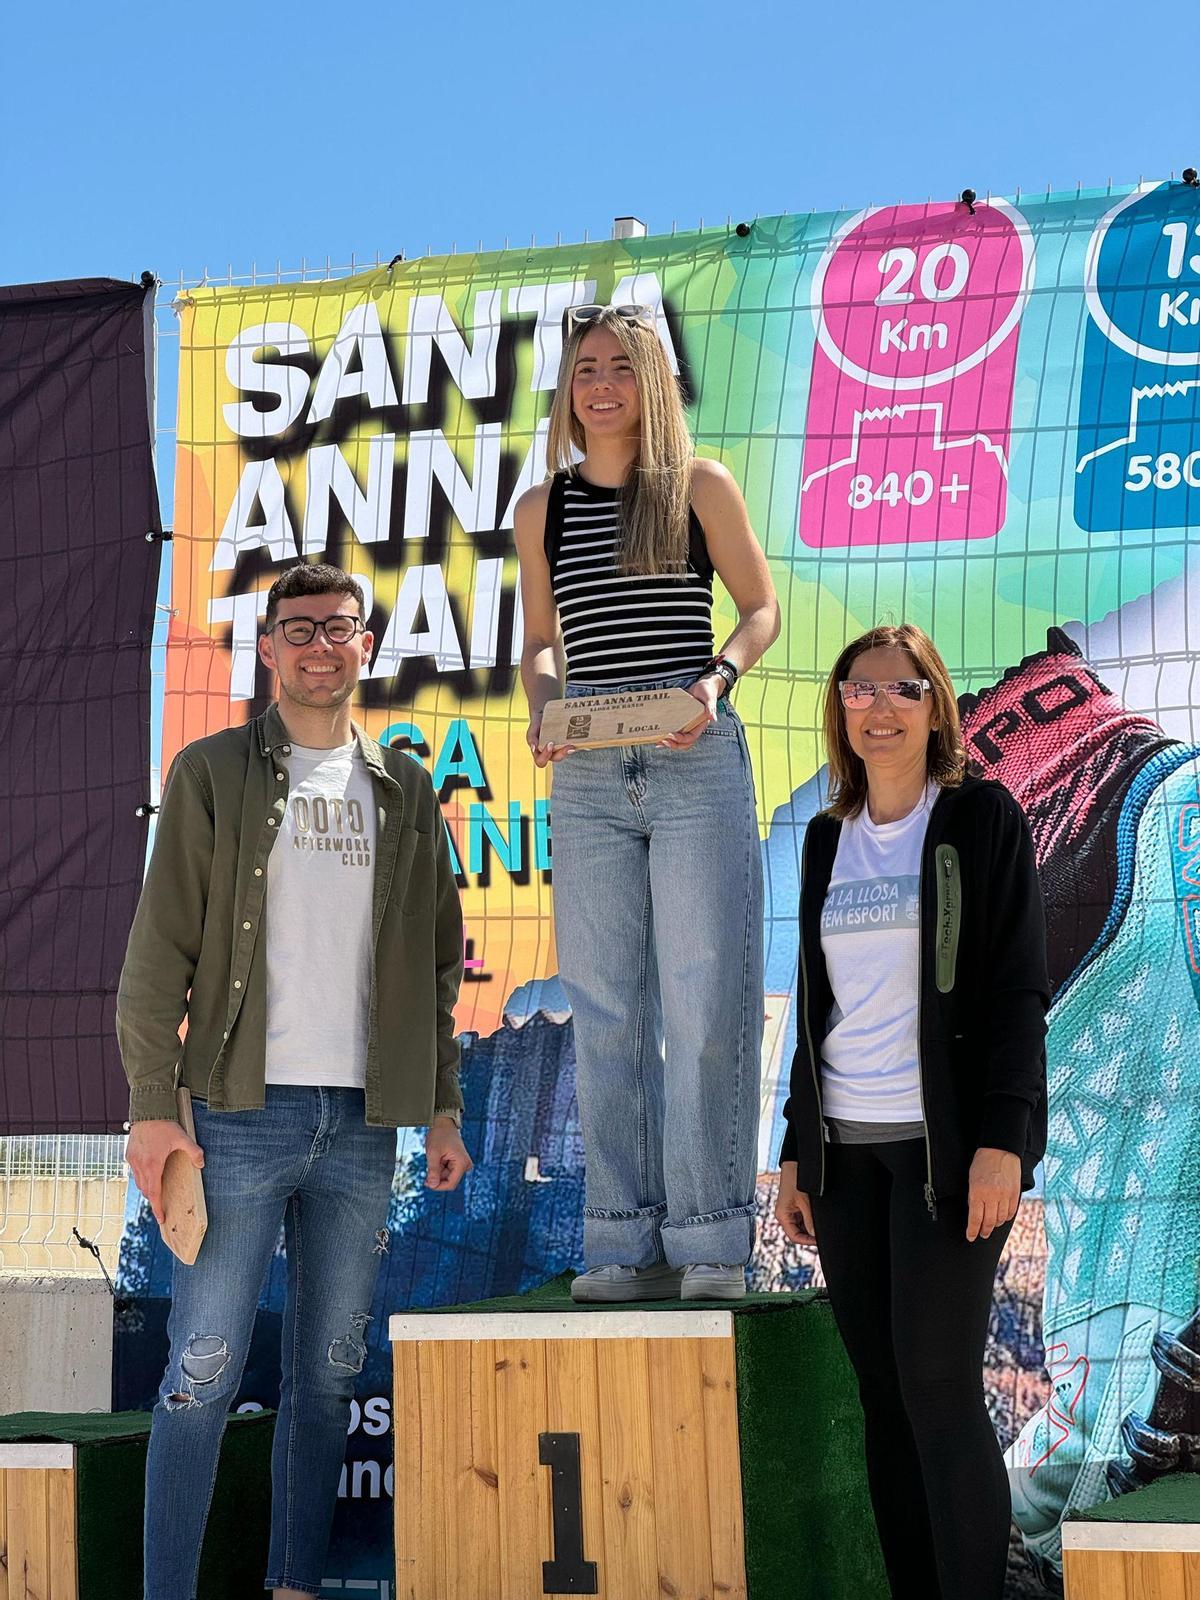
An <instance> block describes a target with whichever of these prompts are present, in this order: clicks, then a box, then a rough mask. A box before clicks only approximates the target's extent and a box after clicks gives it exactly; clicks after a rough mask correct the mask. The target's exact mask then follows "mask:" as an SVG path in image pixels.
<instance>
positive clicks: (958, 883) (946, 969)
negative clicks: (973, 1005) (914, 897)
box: [934, 844, 962, 994]
mask: <svg viewBox="0 0 1200 1600" xmlns="http://www.w3.org/2000/svg"><path fill="white" fill-rule="evenodd" d="M934 865H935V870H936V873H937V946H936V960H935V963H934V972H935V976H936V980H937V987H938V993H939V994H949V993H950V991H951V989H953V988H954V976H955V967H956V965H957V962H958V936H959V932H960V930H961V928H962V872H961V869H960V866H959V860H958V851H957V850H956V849H955V848H954V846H953V845H952V844H940V845H938V847H937V849H936V850H935V851H934Z"/></svg>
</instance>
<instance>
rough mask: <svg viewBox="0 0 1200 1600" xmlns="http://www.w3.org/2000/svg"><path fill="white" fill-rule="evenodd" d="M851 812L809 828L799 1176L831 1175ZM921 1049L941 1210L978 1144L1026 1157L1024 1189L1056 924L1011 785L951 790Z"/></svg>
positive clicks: (796, 1152) (795, 1086)
mask: <svg viewBox="0 0 1200 1600" xmlns="http://www.w3.org/2000/svg"><path fill="white" fill-rule="evenodd" d="M841 831H842V824H841V822H840V821H839V820H838V819H837V818H836V817H831V816H829V815H828V814H827V813H825V812H821V813H819V814H818V815H817V816H815V817H814V818H813V819H812V821H811V822H810V823H809V825H808V829H807V832H806V833H805V836H804V850H803V865H802V869H801V880H800V971H799V981H798V984H797V995H798V998H799V1000H800V1011H799V1016H798V1022H797V1040H796V1053H795V1056H794V1057H793V1058H792V1076H791V1087H790V1095H789V1099H788V1102H787V1104H786V1106H785V1107H784V1116H785V1117H786V1119H787V1124H788V1127H787V1132H786V1134H785V1135H784V1140H783V1149H782V1152H781V1154H780V1160H781V1161H795V1162H796V1164H797V1175H796V1186H797V1188H799V1189H801V1190H803V1191H805V1192H807V1193H817V1194H820V1193H821V1192H822V1190H823V1188H824V1176H825V1170H824V1169H825V1141H824V1139H823V1137H822V1117H821V1101H820V1072H821V1044H822V1042H823V1040H824V1037H825V1032H826V1029H827V1026H828V1019H829V1011H830V1007H831V1006H832V1005H833V990H832V989H831V987H830V983H829V974H828V971H827V970H826V966H825V958H824V956H823V954H822V953H821V910H822V907H823V906H824V904H825V895H826V893H827V891H828V889H829V880H830V878H831V876H832V875H833V864H834V858H835V857H836V855H837V847H838V839H839V837H840V835H841ZM920 885H921V888H920V929H919V939H920V946H919V948H920V964H919V968H918V971H919V973H920V1005H919V1011H918V1040H919V1044H918V1054H919V1064H920V1072H921V1100H922V1104H923V1106H924V1110H925V1132H926V1155H927V1182H926V1191H925V1198H926V1202H927V1204H928V1205H929V1207H930V1210H933V1208H934V1206H935V1205H936V1202H937V1199H938V1198H939V1197H941V1196H943V1195H950V1194H964V1193H966V1190H967V1175H968V1172H969V1170H970V1166H971V1161H972V1159H973V1157H974V1155H975V1152H976V1150H979V1149H981V1148H991V1149H996V1150H1011V1151H1012V1152H1013V1153H1014V1154H1015V1155H1018V1156H1020V1158H1021V1179H1022V1187H1023V1188H1026V1189H1028V1188H1031V1187H1032V1184H1033V1169H1034V1167H1035V1166H1036V1165H1037V1163H1038V1162H1039V1161H1040V1160H1041V1158H1042V1155H1043V1154H1044V1152H1045V1149H1046V1048H1045V1039H1046V1011H1047V1009H1048V1007H1049V1004H1050V980H1049V977H1048V975H1047V966H1046V928H1045V920H1044V916H1043V910H1042V896H1041V891H1040V888H1039V886H1038V877H1037V865H1036V861H1035V858H1034V852H1033V839H1032V838H1031V836H1030V832H1029V824H1028V823H1027V821H1026V820H1025V815H1024V813H1023V812H1022V810H1021V808H1020V806H1019V805H1018V804H1017V802H1016V801H1015V800H1014V799H1013V797H1012V795H1011V794H1010V793H1009V792H1008V790H1007V789H1006V788H1004V786H1003V785H1002V784H999V783H994V782H992V781H990V780H986V779H980V778H973V777H967V778H964V779H963V782H962V785H961V787H959V788H955V789H949V788H948V789H943V790H942V791H941V793H940V794H939V795H938V797H937V799H936V800H935V801H934V804H933V807H932V809H931V811H930V814H929V824H928V828H927V830H926V834H925V844H924V847H923V850H922V854H921V879H920Z"/></svg>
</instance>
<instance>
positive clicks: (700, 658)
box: [546, 472, 713, 687]
mask: <svg viewBox="0 0 1200 1600" xmlns="http://www.w3.org/2000/svg"><path fill="white" fill-rule="evenodd" d="M619 492H620V491H619V490H617V489H605V488H601V487H599V486H598V485H597V484H594V483H588V481H587V480H586V478H581V477H580V476H579V474H578V473H577V472H570V473H568V472H559V473H556V474H555V476H554V479H553V481H552V483H551V485H550V500H549V504H548V505H547V507H546V560H547V562H548V563H549V566H550V582H551V585H552V587H553V590H554V600H555V603H556V605H557V606H558V617H559V621H560V623H561V624H562V633H563V645H564V648H565V650H566V656H567V682H568V683H575V684H579V683H582V684H589V685H596V686H599V687H604V686H605V685H613V684H624V683H643V682H650V681H651V680H653V679H655V678H667V677H673V676H675V675H676V674H682V673H686V672H695V673H696V674H697V675H699V672H700V669H701V668H702V667H703V666H704V665H705V664H706V663H707V662H708V661H710V660H711V659H712V654H713V631H712V579H713V564H712V562H711V560H710V559H709V555H708V549H707V546H706V545H705V542H704V529H703V528H702V527H701V526H700V519H699V518H698V517H697V516H696V513H695V511H694V510H693V511H690V512H689V530H688V560H687V570H686V572H685V573H683V574H681V575H680V576H678V577H654V578H647V577H641V576H638V575H634V576H626V575H624V574H623V573H621V572H620V571H619V570H618V568H617V559H616V557H617V537H618V528H617V499H618V495H619Z"/></svg>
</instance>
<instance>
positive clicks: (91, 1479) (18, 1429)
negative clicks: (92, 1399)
mask: <svg viewBox="0 0 1200 1600" xmlns="http://www.w3.org/2000/svg"><path fill="white" fill-rule="evenodd" d="M274 1423H275V1413H274V1412H273V1411H259V1412H251V1413H245V1414H242V1415H238V1416H232V1417H230V1419H229V1423H228V1426H227V1427H226V1429H225V1438H224V1440H223V1442H222V1445H221V1462H220V1467H219V1469H218V1472H217V1484H216V1488H215V1489H214V1491H213V1502H212V1511H211V1513H210V1515H209V1519H208V1531H207V1534H206V1536H205V1540H204V1554H203V1557H202V1559H201V1562H200V1585H199V1590H198V1595H199V1600H260V1597H261V1595H262V1593H263V1586H262V1585H263V1578H264V1577H265V1575H266V1571H267V1544H268V1540H269V1537H270V1519H271V1439H272V1437H273V1435H274V1431H275V1428H274ZM149 1436H150V1413H149V1412H148V1411H118V1412H112V1413H108V1412H88V1413H80V1414H78V1415H74V1414H58V1413H54V1412H45V1411H26V1412H19V1413H18V1414H16V1415H15V1416H8V1417H0V1443H3V1444H47V1443H61V1444H73V1445H75V1447H76V1451H75V1472H76V1488H75V1503H76V1508H77V1517H78V1527H77V1546H78V1550H79V1600H133V1597H134V1596H136V1595H140V1594H141V1592H142V1511H143V1507H144V1504H145V1479H146V1445H147V1442H148V1440H149Z"/></svg>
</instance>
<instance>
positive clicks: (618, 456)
mask: <svg viewBox="0 0 1200 1600" xmlns="http://www.w3.org/2000/svg"><path fill="white" fill-rule="evenodd" d="M547 455H548V458H549V462H550V466H551V470H552V472H553V477H552V478H551V479H550V480H549V481H548V482H547V483H545V484H543V485H541V486H540V487H539V488H537V489H534V490H531V491H530V492H529V493H528V494H526V495H525V496H523V498H522V499H521V501H520V503H519V504H518V506H517V511H516V540H517V551H518V555H519V557H520V563H521V594H522V601H523V606H524V625H525V644H524V652H523V655H522V658H521V678H522V682H523V683H524V686H525V692H526V695H527V697H528V700H529V713H530V720H529V729H528V734H527V738H528V742H529V747H530V749H531V751H532V752H533V758H534V760H535V762H536V763H537V764H538V766H545V765H546V764H547V763H548V762H554V763H555V767H554V787H553V800H552V806H553V813H552V814H553V826H554V846H553V848H554V920H555V932H556V936H557V945H558V962H559V973H560V976H561V979H562V983H563V986H564V988H565V989H566V992H567V996H568V998H569V999H570V1002H571V1008H572V1012H573V1015H574V1028H575V1053H576V1072H577V1086H578V1096H579V1111H580V1119H581V1123H582V1128H583V1139H584V1147H585V1151H586V1157H587V1195H586V1204H585V1209H584V1240H583V1242H584V1257H585V1264H586V1268H587V1270H586V1271H585V1272H584V1273H582V1274H581V1275H580V1276H579V1277H578V1278H576V1280H575V1282H574V1285H573V1288H572V1293H573V1295H574V1297H575V1298H576V1299H577V1300H587V1301H620V1300H645V1299H662V1298H666V1297H669V1296H673V1295H675V1294H679V1295H681V1296H682V1297H683V1298H685V1299H699V1298H709V1297H719V1298H729V1299H732V1298H736V1297H738V1296H740V1295H742V1294H744V1293H745V1273H744V1268H745V1263H746V1262H747V1260H748V1259H749V1256H750V1251H751V1247H752V1245H753V1239H754V1182H755V1168H756V1165H757V1161H756V1143H757V1126H758V1101H759V1053H760V1048H761V1041H762V1023H763V929H762V911H763V889H762V866H761V860H760V855H759V837H758V825H757V820H756V815H755V800H754V781H753V777H752V774H751V770H750V756H749V751H748V749H747V745H746V736H745V732H744V730H743V728H742V725H741V722H740V721H739V719H738V716H737V714H736V713H735V712H734V710H733V708H732V706H731V705H730V703H729V699H728V694H729V691H730V689H731V688H732V687H733V685H734V683H735V682H736V681H737V679H738V677H739V676H740V675H741V674H742V673H744V672H745V671H747V670H748V669H749V668H750V667H752V666H753V665H754V663H755V662H756V661H757V660H758V659H759V657H760V656H761V655H762V653H763V651H764V650H765V649H766V648H767V646H768V645H769V644H770V643H771V642H772V640H773V639H774V638H775V636H776V634H777V633H778V631H779V608H778V605H777V603H776V600H775V592H774V588H773V586H772V583H771V578H770V574H769V572H768V569H767V564H766V560H765V558H764V556H763V553H762V551H761V550H760V549H759V546H758V543H757V541H756V539H755V537H754V533H753V531H752V529H751V527H750V523H749V520H748V518H747V515H746V508H745V505H744V503H743V501H742V497H741V494H740V493H739V491H738V489H737V486H736V485H735V483H734V481H733V479H732V478H731V477H730V475H729V473H728V472H727V471H726V470H725V469H724V468H723V467H721V466H719V465H717V464H716V463H715V462H711V461H702V460H698V459H697V458H696V457H695V455H694V450H693V445H692V440H691V437H690V435H689V433H688V429H687V423H686V420H685V417H684V410H683V403H682V399H681V396H680V392H679V387H678V385H677V383H676V381H675V378H674V376H673V374H672V372H671V369H670V366H669V364H668V361H667V358H666V354H665V352H664V350H663V347H662V345H661V343H660V342H659V338H658V334H657V331H656V325H655V313H654V312H653V311H651V310H648V309H647V308H645V307H641V306H624V305H623V306H616V307H608V306H604V307H602V306H586V307H581V308H578V309H577V310H575V311H574V312H573V313H572V315H571V325H570V328H569V334H568V337H567V339H566V341H565V348H564V350H563V358H562V365H561V368H560V372H559V380H558V387H557V390H556V392H555V396H554V402H553V406H552V408H551V412H550V434H549V441H548V449H547ZM714 573H715V574H716V575H717V576H718V577H719V578H720V579H721V581H722V582H723V584H724V585H725V588H726V589H727V590H728V592H729V594H730V597H731V598H732V600H733V603H734V605H735V606H736V608H737V615H738V621H737V626H736V627H735V628H734V630H733V632H732V633H731V634H730V636H729V638H728V639H727V640H726V642H725V644H724V646H723V648H722V650H721V653H720V654H719V655H714V653H713V632H712V580H713V575H714ZM564 669H565V674H566V684H565V692H566V694H567V695H568V696H587V695H591V694H596V693H612V692H617V691H621V690H637V689H649V688H655V687H666V686H671V685H677V686H681V687H684V688H686V689H687V690H688V691H689V692H690V693H691V694H692V695H693V696H694V697H695V699H696V722H695V724H694V726H692V727H691V728H689V729H688V730H687V731H686V732H684V733H680V734H676V735H673V736H671V737H670V738H668V739H665V740H663V741H662V743H661V744H659V745H657V746H645V745H638V746H634V747H632V748H627V749H607V750H572V749H571V748H570V747H569V746H565V747H562V748H559V749H555V748H553V747H551V746H549V745H545V744H543V743H542V740H541V722H542V710H543V707H544V706H545V704H546V702H547V701H548V700H552V699H556V698H558V697H560V696H561V695H562V694H563V692H564V684H563V673H564Z"/></svg>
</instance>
